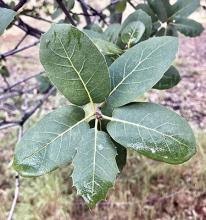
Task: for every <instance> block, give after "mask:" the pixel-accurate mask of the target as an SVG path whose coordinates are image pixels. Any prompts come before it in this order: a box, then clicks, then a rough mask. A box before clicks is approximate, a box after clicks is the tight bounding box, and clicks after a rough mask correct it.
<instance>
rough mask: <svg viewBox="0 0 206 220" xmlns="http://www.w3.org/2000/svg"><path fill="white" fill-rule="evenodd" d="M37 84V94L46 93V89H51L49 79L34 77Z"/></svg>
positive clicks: (39, 76) (40, 76)
mask: <svg viewBox="0 0 206 220" xmlns="http://www.w3.org/2000/svg"><path fill="white" fill-rule="evenodd" d="M36 79H37V81H38V83H39V88H38V89H39V92H40V93H45V92H47V91H48V89H49V88H50V87H51V82H50V81H49V78H48V77H47V76H44V75H38V76H37V77H36Z"/></svg>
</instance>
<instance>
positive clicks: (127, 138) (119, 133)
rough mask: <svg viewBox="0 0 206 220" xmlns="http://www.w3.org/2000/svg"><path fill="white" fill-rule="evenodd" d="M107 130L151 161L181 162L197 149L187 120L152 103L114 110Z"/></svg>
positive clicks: (121, 142)
mask: <svg viewBox="0 0 206 220" xmlns="http://www.w3.org/2000/svg"><path fill="white" fill-rule="evenodd" d="M110 120H111V122H109V123H108V125H107V130H108V132H109V134H110V135H111V137H112V138H113V139H114V140H115V141H116V142H118V143H120V144H121V145H123V146H125V147H126V148H131V149H134V150H135V151H137V152H139V153H140V154H143V155H144V156H147V157H149V158H151V159H154V160H159V161H163V162H166V163H170V164H180V163H183V162H185V161H187V160H189V159H190V158H191V157H192V156H193V155H194V154H195V152H196V143H195V137H194V134H193V132H192V129H191V128H190V127H189V125H188V123H187V122H186V120H185V119H184V118H182V117H180V116H179V115H178V114H176V113H175V112H173V111H170V110H169V109H167V108H165V107H163V106H160V105H157V104H152V103H136V104H131V105H128V106H124V107H121V108H117V109H115V110H114V112H113V114H112V118H110Z"/></svg>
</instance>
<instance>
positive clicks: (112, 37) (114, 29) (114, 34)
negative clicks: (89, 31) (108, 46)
mask: <svg viewBox="0 0 206 220" xmlns="http://www.w3.org/2000/svg"><path fill="white" fill-rule="evenodd" d="M120 31H121V25H120V24H118V23H115V24H111V25H109V27H108V28H107V29H106V30H105V32H104V33H103V35H104V36H105V38H106V39H107V40H108V41H110V42H112V43H114V44H116V43H117V41H118V38H119V33H120Z"/></svg>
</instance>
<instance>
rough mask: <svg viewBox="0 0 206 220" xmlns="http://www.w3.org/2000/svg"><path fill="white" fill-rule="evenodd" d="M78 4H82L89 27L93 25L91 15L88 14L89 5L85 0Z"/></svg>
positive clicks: (79, 0)
mask: <svg viewBox="0 0 206 220" xmlns="http://www.w3.org/2000/svg"><path fill="white" fill-rule="evenodd" d="M78 2H79V3H80V6H81V8H82V11H83V13H84V14H85V20H86V23H87V25H89V24H91V19H90V17H89V16H90V15H89V13H88V10H89V7H88V5H87V4H86V3H85V1H84V0H78Z"/></svg>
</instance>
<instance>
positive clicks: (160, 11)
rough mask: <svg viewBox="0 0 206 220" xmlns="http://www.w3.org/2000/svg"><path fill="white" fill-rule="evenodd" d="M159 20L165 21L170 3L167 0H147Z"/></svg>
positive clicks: (168, 13)
mask: <svg viewBox="0 0 206 220" xmlns="http://www.w3.org/2000/svg"><path fill="white" fill-rule="evenodd" d="M147 1H148V3H149V5H150V7H151V8H152V9H153V11H154V12H155V13H156V14H157V16H158V18H159V19H160V21H162V22H165V21H167V18H168V17H169V15H170V10H171V5H170V3H169V1H168V0H147Z"/></svg>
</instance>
